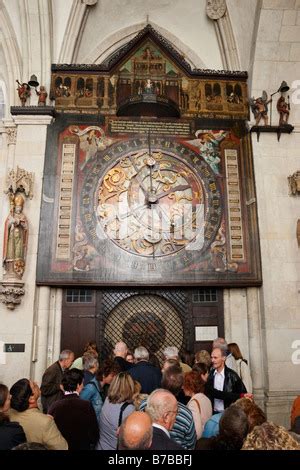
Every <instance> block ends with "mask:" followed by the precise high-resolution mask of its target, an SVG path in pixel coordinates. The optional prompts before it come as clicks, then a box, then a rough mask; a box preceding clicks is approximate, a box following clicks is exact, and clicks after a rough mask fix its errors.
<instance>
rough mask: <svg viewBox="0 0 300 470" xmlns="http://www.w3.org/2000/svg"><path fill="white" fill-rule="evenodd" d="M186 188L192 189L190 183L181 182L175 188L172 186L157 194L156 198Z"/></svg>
mask: <svg viewBox="0 0 300 470" xmlns="http://www.w3.org/2000/svg"><path fill="white" fill-rule="evenodd" d="M185 189H191V187H190V185H189V184H179V185H178V186H175V187H174V188H171V189H169V190H168V191H165V192H163V193H159V194H156V195H155V197H156V199H161V198H162V197H164V196H167V195H168V194H171V193H175V192H176V191H184V190H185Z"/></svg>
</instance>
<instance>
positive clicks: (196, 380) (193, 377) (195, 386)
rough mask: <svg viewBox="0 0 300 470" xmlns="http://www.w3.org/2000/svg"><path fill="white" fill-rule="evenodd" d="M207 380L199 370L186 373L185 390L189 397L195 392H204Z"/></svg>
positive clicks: (184, 379)
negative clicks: (205, 380)
mask: <svg viewBox="0 0 300 470" xmlns="http://www.w3.org/2000/svg"><path fill="white" fill-rule="evenodd" d="M204 387H205V382H204V380H203V379H202V378H201V375H200V374H199V373H198V372H195V371H191V372H187V373H186V374H184V378H183V386H182V388H183V391H184V394H185V395H186V396H188V397H192V396H194V395H195V393H204Z"/></svg>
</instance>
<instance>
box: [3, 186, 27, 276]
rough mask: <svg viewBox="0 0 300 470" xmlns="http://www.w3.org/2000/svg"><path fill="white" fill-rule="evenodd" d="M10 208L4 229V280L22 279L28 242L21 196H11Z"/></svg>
mask: <svg viewBox="0 0 300 470" xmlns="http://www.w3.org/2000/svg"><path fill="white" fill-rule="evenodd" d="M10 206H11V208H10V213H9V215H8V217H7V219H6V222H5V229H4V246H3V266H4V269H5V278H10V279H12V278H16V279H22V276H23V273H24V269H25V260H26V251H27V242H28V221H27V218H26V216H25V215H24V214H23V206H24V198H23V196H22V194H20V193H18V194H17V195H15V196H14V195H13V194H11V195H10Z"/></svg>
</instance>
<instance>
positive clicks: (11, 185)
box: [0, 167, 34, 310]
mask: <svg viewBox="0 0 300 470" xmlns="http://www.w3.org/2000/svg"><path fill="white" fill-rule="evenodd" d="M33 181H34V175H33V173H29V172H28V171H25V170H23V169H22V168H19V167H17V169H16V170H10V171H9V173H8V176H7V190H6V191H5V192H6V193H7V194H8V197H9V201H10V211H9V214H8V217H7V219H6V221H5V227H4V243H3V267H4V276H3V281H1V283H0V285H1V287H0V294H1V295H0V298H1V301H2V302H3V303H4V304H5V305H6V306H7V308H9V309H10V310H13V309H14V308H15V307H16V305H19V304H20V303H21V296H22V295H24V293H25V291H24V289H23V286H24V282H23V281H22V277H23V274H24V270H25V265H26V252H27V246H28V225H29V224H28V220H27V218H26V216H25V214H24V213H23V208H24V204H25V197H26V196H28V197H29V198H30V199H31V198H32V197H33V193H32V189H33Z"/></svg>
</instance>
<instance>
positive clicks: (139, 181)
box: [129, 155, 148, 196]
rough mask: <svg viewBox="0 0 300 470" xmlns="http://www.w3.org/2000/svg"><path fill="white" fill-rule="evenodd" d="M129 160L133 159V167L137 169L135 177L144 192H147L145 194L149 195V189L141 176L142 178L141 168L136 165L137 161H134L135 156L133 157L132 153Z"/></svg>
mask: <svg viewBox="0 0 300 470" xmlns="http://www.w3.org/2000/svg"><path fill="white" fill-rule="evenodd" d="M129 160H130V161H131V164H132V166H133V168H134V170H135V172H136V175H135V178H136V179H137V181H138V183H139V185H140V188H141V189H142V191H143V193H144V194H145V196H147V195H148V191H147V189H146V188H145V186H144V183H143V181H142V180H141V178H140V175H139V169H138V167H137V166H136V164H135V161H134V158H133V157H132V155H130V156H129Z"/></svg>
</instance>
